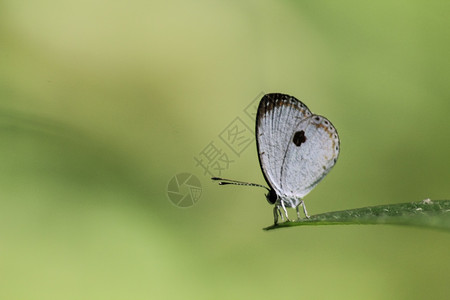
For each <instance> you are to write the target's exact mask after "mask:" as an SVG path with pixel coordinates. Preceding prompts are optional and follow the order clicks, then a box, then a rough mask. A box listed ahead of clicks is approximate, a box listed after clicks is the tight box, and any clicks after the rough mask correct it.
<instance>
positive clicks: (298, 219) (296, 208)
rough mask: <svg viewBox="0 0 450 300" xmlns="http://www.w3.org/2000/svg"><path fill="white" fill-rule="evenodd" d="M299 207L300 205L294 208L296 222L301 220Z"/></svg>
mask: <svg viewBox="0 0 450 300" xmlns="http://www.w3.org/2000/svg"><path fill="white" fill-rule="evenodd" d="M299 206H300V204H299V205H297V206H296V207H295V210H296V211H297V221H300V220H301V218H300V211H299V209H298V207H299Z"/></svg>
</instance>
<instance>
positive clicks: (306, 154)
mask: <svg viewBox="0 0 450 300" xmlns="http://www.w3.org/2000/svg"><path fill="white" fill-rule="evenodd" d="M256 141H257V148H258V154H259V162H260V165H261V169H262V171H263V174H264V178H265V179H266V182H267V184H268V185H269V188H268V187H265V186H263V185H259V184H255V183H247V182H241V181H236V180H229V179H223V178H217V177H213V178H212V179H213V180H220V181H221V182H220V183H219V184H222V185H225V184H236V185H248V186H258V187H263V188H265V189H267V190H268V191H269V193H268V194H267V195H266V198H267V201H268V202H269V203H270V204H275V207H274V209H273V215H274V223H275V224H277V222H278V215H280V216H281V219H282V220H284V217H283V214H282V212H281V209H283V211H284V214H285V216H286V219H287V220H289V217H288V213H287V210H286V207H292V208H295V209H296V211H297V217H298V218H299V219H300V212H299V206H302V207H303V211H304V213H305V216H306V217H307V218H309V215H308V212H307V211H306V206H305V204H304V202H303V200H302V199H303V197H305V196H306V195H307V194H308V193H309V192H310V191H311V190H312V189H313V188H314V187H315V186H316V185H317V184H318V183H319V182H320V181H321V180H322V179H323V178H324V177H325V175H327V173H328V172H329V171H330V170H331V168H332V167H333V166H334V165H335V164H336V161H337V158H338V156H339V143H340V142H339V136H338V133H337V131H336V129H335V128H334V126H333V124H331V122H330V121H329V120H327V119H326V118H325V117H322V116H319V115H315V114H313V113H311V111H310V110H309V109H308V107H306V105H305V104H303V103H302V102H301V101H299V100H298V99H296V98H295V97H292V96H289V95H285V94H266V95H264V96H263V97H262V99H261V101H260V103H259V107H258V113H257V116H256Z"/></svg>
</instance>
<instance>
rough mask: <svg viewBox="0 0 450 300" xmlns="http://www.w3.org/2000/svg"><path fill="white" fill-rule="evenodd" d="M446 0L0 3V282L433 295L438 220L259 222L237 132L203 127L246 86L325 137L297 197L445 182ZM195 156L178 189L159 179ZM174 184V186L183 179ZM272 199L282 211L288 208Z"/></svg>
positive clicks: (413, 193) (440, 237)
mask: <svg viewBox="0 0 450 300" xmlns="http://www.w3.org/2000/svg"><path fill="white" fill-rule="evenodd" d="M449 9H450V2H448V1H377V2H365V1H364V2H363V1H228V2H226V1H195V2H188V1H133V0H132V1H101V0H94V1H83V0H82V1H52V0H47V1H34V2H32V1H30V2H28V1H12V0H5V1H2V2H1V3H0V65H1V67H0V145H1V146H0V170H1V171H0V298H1V299H150V298H152V299H156V298H163V299H191V298H192V299H212V298H214V299H236V298H240V299H242V298H253V299H256V298H260V299H269V298H270V299H274V298H286V297H291V298H292V297H294V298H299V297H304V298H309V299H324V298H328V299H424V298H426V299H444V298H447V297H448V295H449V293H450V286H449V284H448V282H449V278H450V271H449V270H450V251H449V248H450V235H449V234H448V233H446V232H441V231H433V230H426V229H421V228H408V227H395V226H350V225H349V226H319V227H305V228H302V227H298V228H292V229H285V230H276V231H272V232H264V231H262V230H261V229H262V228H263V227H265V226H268V225H270V224H271V223H272V221H273V218H272V207H271V206H269V205H268V204H267V202H266V200H265V197H264V191H263V190H260V189H256V188H241V187H220V186H217V184H216V183H213V182H211V181H210V180H209V179H208V176H207V175H205V174H204V172H203V170H202V169H201V168H199V167H198V166H196V162H195V160H194V157H197V156H198V155H199V153H200V152H201V151H202V150H203V149H204V148H205V147H206V146H207V145H208V144H209V143H210V142H214V143H215V144H216V145H217V146H219V147H221V148H222V150H223V151H226V152H227V153H228V155H229V157H230V159H232V160H233V163H231V164H230V165H229V168H228V169H227V170H226V171H224V172H223V173H222V174H221V175H222V176H224V177H229V178H234V179H239V180H247V181H252V182H258V183H264V179H263V176H262V173H261V171H260V167H259V164H258V158H257V154H256V146H255V143H254V141H253V142H252V143H251V145H250V146H249V147H248V148H247V149H246V150H245V151H243V152H242V154H241V155H240V156H237V155H235V154H233V152H231V151H230V150H229V149H227V148H226V145H225V144H224V143H223V142H222V141H221V139H220V138H219V135H220V133H221V132H222V131H223V130H224V129H225V128H227V126H228V125H229V124H230V122H232V121H233V120H234V119H235V118H236V117H239V118H241V119H242V120H243V121H244V122H246V123H247V124H250V126H253V122H254V120H251V119H250V118H249V117H248V116H247V115H246V114H245V109H246V107H247V106H248V105H249V104H251V103H252V101H253V100H254V99H255V98H256V97H258V96H260V93H261V92H264V93H268V92H283V93H288V94H292V95H294V96H296V97H297V98H299V99H301V100H302V101H304V102H305V103H306V104H307V105H308V106H309V108H310V109H311V110H312V111H313V112H316V113H319V114H323V115H325V116H327V117H328V118H329V119H330V120H331V121H332V122H333V124H334V125H335V126H336V128H337V129H338V131H339V134H340V138H341V155H340V158H339V161H338V163H337V165H336V166H335V168H334V169H333V170H332V171H331V173H330V174H329V175H328V176H327V178H326V179H325V180H324V181H323V182H322V183H321V184H319V185H318V186H317V187H316V189H315V190H314V191H313V192H311V193H310V194H309V195H308V196H307V197H306V199H305V200H306V204H307V207H308V210H309V212H310V214H317V213H323V212H327V211H333V210H341V209H348V208H357V207H363V206H368V205H378V204H387V203H400V202H409V201H420V200H423V199H425V198H431V199H449V194H450V190H449V179H450V176H449V167H450V155H449V152H450V139H449V130H450V121H449V118H448V115H449V112H450V101H449V96H450V85H449V84H448V79H449V76H450V64H449V62H448V58H449V53H450V40H449V36H450V20H449V18H448V15H449ZM183 172H188V173H192V174H194V175H196V176H197V177H198V179H199V180H200V181H201V184H202V188H203V189H202V196H201V198H200V200H199V201H198V203H197V204H196V205H194V206H193V207H190V208H184V209H181V208H178V207H176V206H175V205H173V204H172V203H171V202H170V201H169V199H168V197H167V185H168V182H169V181H170V179H171V178H172V177H173V176H174V175H176V174H178V173H183ZM184 191H185V190H184ZM291 213H293V212H292V211H291Z"/></svg>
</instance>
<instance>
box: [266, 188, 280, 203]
mask: <svg viewBox="0 0 450 300" xmlns="http://www.w3.org/2000/svg"><path fill="white" fill-rule="evenodd" d="M266 199H267V202H269V204H275V202H277V199H278V196H277V193H276V192H275V190H273V189H270V190H269V192H268V193H267V194H266Z"/></svg>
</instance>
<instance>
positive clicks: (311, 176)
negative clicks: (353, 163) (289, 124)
mask: <svg viewBox="0 0 450 300" xmlns="http://www.w3.org/2000/svg"><path fill="white" fill-rule="evenodd" d="M294 129H295V130H293V129H292V128H291V133H292V134H291V138H290V140H289V141H288V144H287V149H286V152H285V154H284V158H283V160H284V163H283V165H282V166H281V184H280V187H281V190H282V191H283V194H284V195H283V196H286V197H295V198H300V199H301V198H303V197H304V196H305V195H307V194H308V193H309V192H310V191H311V190H312V189H313V188H314V187H315V186H316V185H317V184H318V183H319V182H320V181H321V180H322V179H323V178H324V177H325V175H327V173H328V172H329V171H330V170H331V168H332V167H333V166H334V165H335V163H336V161H337V158H338V156H339V147H340V146H339V136H338V133H337V131H336V129H335V128H334V126H333V125H332V124H331V122H330V121H329V120H327V119H326V118H325V117H322V116H317V115H312V116H310V117H308V118H306V119H304V120H302V121H301V122H300V123H298V124H297V125H296V126H295V128H294Z"/></svg>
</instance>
